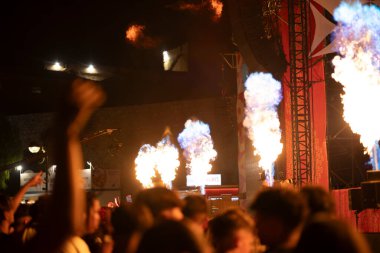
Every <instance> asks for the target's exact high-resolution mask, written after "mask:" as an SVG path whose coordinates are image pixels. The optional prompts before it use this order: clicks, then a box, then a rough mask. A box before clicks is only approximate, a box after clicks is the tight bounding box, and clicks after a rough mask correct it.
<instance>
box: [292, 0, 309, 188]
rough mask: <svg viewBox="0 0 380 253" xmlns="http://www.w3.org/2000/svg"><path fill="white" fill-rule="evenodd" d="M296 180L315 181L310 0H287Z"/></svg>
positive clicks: (301, 181)
mask: <svg viewBox="0 0 380 253" xmlns="http://www.w3.org/2000/svg"><path fill="white" fill-rule="evenodd" d="M288 15H289V16H288V17H289V19H288V20H289V53H290V54H289V57H290V92H291V117H292V149H293V156H292V157H293V181H294V184H295V185H297V186H299V187H301V186H303V185H306V184H308V183H310V182H311V181H312V172H313V168H312V137H311V125H312V122H311V117H310V97H309V96H310V95H309V88H310V85H311V83H312V82H311V80H310V76H311V75H310V72H309V59H308V52H309V50H308V32H309V29H308V28H309V27H308V21H309V1H307V0H288Z"/></svg>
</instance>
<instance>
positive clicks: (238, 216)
mask: <svg viewBox="0 0 380 253" xmlns="http://www.w3.org/2000/svg"><path fill="white" fill-rule="evenodd" d="M240 229H246V230H248V231H253V220H252V219H251V217H250V216H249V215H248V214H247V213H245V212H244V211H243V210H241V209H238V208H234V209H230V210H227V211H225V212H224V213H222V214H220V215H218V216H216V217H215V218H214V219H212V220H211V221H210V222H209V226H208V233H209V234H208V235H209V240H210V243H211V245H212V246H213V247H214V249H215V252H216V253H218V252H226V251H228V250H231V249H233V248H235V233H236V232H237V231H238V230H240Z"/></svg>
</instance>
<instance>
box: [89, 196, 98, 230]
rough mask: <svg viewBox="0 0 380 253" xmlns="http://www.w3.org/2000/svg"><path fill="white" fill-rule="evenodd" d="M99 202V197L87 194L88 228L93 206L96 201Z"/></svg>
mask: <svg viewBox="0 0 380 253" xmlns="http://www.w3.org/2000/svg"><path fill="white" fill-rule="evenodd" d="M96 200H98V197H97V196H96V194H95V193H93V192H90V191H89V192H86V226H88V223H89V218H90V216H89V214H90V210H91V207H92V205H93V204H94V201H96Z"/></svg>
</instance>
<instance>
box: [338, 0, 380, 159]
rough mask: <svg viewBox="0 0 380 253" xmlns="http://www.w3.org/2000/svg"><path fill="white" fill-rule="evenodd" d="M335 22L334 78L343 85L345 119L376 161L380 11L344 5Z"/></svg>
mask: <svg viewBox="0 0 380 253" xmlns="http://www.w3.org/2000/svg"><path fill="white" fill-rule="evenodd" d="M334 18H335V19H336V21H338V22H339V24H338V26H337V27H336V29H335V37H336V41H337V44H336V45H337V50H338V52H339V54H340V56H336V57H335V58H334V59H333V65H334V73H333V74H332V77H333V78H334V79H335V80H336V81H338V82H340V83H341V84H342V85H343V91H344V94H342V95H341V98H342V103H343V117H344V119H345V121H346V122H347V123H348V124H349V125H350V127H351V129H352V131H353V132H355V133H357V134H359V135H360V141H361V143H362V144H363V145H364V147H365V148H366V150H367V152H368V153H369V154H370V155H371V158H373V155H376V152H375V153H374V152H372V148H373V147H374V145H375V146H377V141H378V140H379V139H380V118H379V117H377V113H378V106H379V104H378V99H379V97H380V69H379V67H380V10H379V9H378V8H377V7H375V6H373V5H371V6H368V5H361V4H360V3H358V2H356V3H353V4H348V3H341V5H340V6H339V7H338V8H337V9H336V10H335V12H334Z"/></svg>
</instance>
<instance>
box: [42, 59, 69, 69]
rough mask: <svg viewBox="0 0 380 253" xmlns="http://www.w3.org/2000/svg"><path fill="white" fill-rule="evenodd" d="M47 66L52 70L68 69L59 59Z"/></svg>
mask: <svg viewBox="0 0 380 253" xmlns="http://www.w3.org/2000/svg"><path fill="white" fill-rule="evenodd" d="M46 68H47V69H48V70H51V71H65V70H66V67H64V66H63V65H61V63H60V62H59V61H56V62H54V64H49V65H47V66H46Z"/></svg>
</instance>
